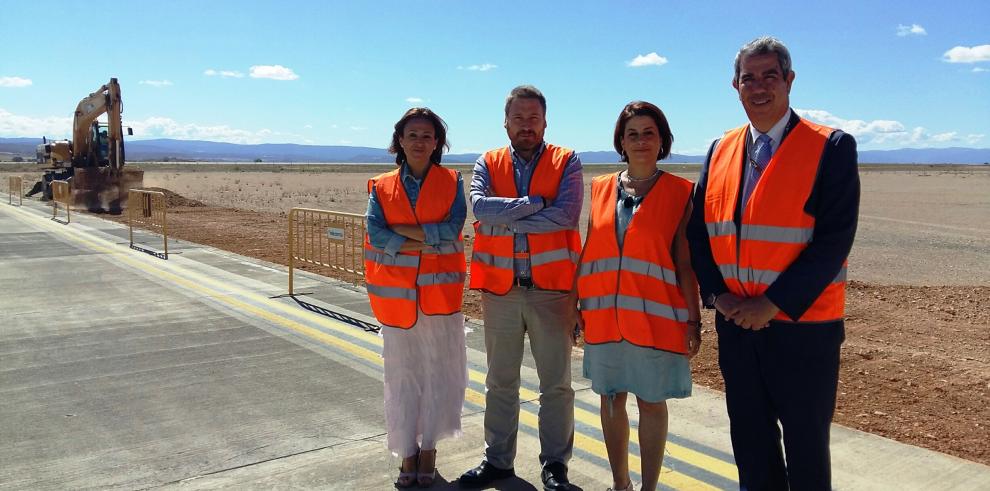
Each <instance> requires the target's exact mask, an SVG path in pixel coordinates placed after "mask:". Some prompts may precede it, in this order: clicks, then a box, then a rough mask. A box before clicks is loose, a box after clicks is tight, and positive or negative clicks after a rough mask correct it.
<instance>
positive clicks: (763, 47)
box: [733, 36, 791, 81]
mask: <svg viewBox="0 0 990 491" xmlns="http://www.w3.org/2000/svg"><path fill="white" fill-rule="evenodd" d="M768 54H776V55H777V62H778V63H779V64H780V72H781V73H780V75H781V76H783V77H784V78H785V79H786V78H787V74H788V73H790V72H791V53H790V51H787V46H784V43H782V42H780V40H779V39H777V38H775V37H773V36H762V37H758V38H756V39H754V40H752V41H750V42H748V43H746V44H744V45H743V47H742V48H739V52H738V53H736V61H735V70H736V72H735V73H736V75H735V78H733V80H736V81H738V80H739V67H740V65H742V60H743V58H746V57H747V56H754V55H768Z"/></svg>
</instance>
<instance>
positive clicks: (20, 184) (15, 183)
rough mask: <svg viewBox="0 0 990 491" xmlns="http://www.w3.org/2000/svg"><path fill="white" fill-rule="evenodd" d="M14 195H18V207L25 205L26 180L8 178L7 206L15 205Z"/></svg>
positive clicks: (18, 177)
mask: <svg viewBox="0 0 990 491" xmlns="http://www.w3.org/2000/svg"><path fill="white" fill-rule="evenodd" d="M14 194H17V206H21V205H23V204H24V180H23V179H21V176H9V177H7V204H10V205H12V204H14Z"/></svg>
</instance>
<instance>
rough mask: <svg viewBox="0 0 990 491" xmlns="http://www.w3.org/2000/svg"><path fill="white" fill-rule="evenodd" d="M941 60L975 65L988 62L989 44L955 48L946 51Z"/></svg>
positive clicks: (989, 55) (989, 59)
mask: <svg viewBox="0 0 990 491" xmlns="http://www.w3.org/2000/svg"><path fill="white" fill-rule="evenodd" d="M942 60H944V61H947V62H949V63H976V62H978V61H990V44H981V45H979V46H973V47H972V48H967V47H966V46H956V47H955V48H952V49H950V50H949V51H946V52H945V54H943V55H942Z"/></svg>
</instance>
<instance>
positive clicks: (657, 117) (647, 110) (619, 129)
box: [613, 101, 674, 162]
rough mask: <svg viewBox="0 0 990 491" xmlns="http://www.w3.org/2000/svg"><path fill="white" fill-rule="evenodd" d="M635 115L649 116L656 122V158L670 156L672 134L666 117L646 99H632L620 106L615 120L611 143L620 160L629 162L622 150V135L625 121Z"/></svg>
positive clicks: (661, 158)
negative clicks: (658, 137) (617, 117)
mask: <svg viewBox="0 0 990 491" xmlns="http://www.w3.org/2000/svg"><path fill="white" fill-rule="evenodd" d="M635 116H649V117H651V118H653V122H654V123H656V124H657V131H659V132H660V153H658V154H657V160H663V159H665V158H667V157H668V156H670V147H671V146H673V145H674V134H673V133H671V132H670V124H669V123H667V117H666V116H664V115H663V111H661V110H660V108H659V107H657V106H654V105H653V104H650V103H649V102H646V101H632V102H630V103H629V104H626V107H624V108H622V112H620V113H619V119H617V120H616V121H615V138H614V139H613V143H614V144H615V151H616V152H618V153H619V155H620V156H622V158H621V160H622V161H623V162H629V157H627V156H626V154H625V152H623V151H622V136H623V135H624V134H625V132H626V123H628V122H629V120H630V119H632V118H633V117H635Z"/></svg>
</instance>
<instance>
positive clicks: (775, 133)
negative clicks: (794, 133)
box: [749, 108, 791, 153]
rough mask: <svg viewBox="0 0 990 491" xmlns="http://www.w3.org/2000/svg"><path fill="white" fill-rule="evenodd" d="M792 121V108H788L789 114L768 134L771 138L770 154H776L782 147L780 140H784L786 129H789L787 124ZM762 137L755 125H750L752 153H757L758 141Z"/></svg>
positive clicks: (775, 124)
mask: <svg viewBox="0 0 990 491" xmlns="http://www.w3.org/2000/svg"><path fill="white" fill-rule="evenodd" d="M790 119H791V108H787V112H786V113H784V117H782V118H780V120H779V121H777V122H776V123H774V125H773V127H771V128H770V131H768V132H767V133H766V135H767V136H769V137H770V153H776V152H777V147H779V146H780V140H783V139H784V128H786V127H787V122H788V121H790ZM759 137H760V132H759V130H757V129H756V128H755V127H753V125H749V148H750V153H752V152H755V151H756V139H757V138H759Z"/></svg>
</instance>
